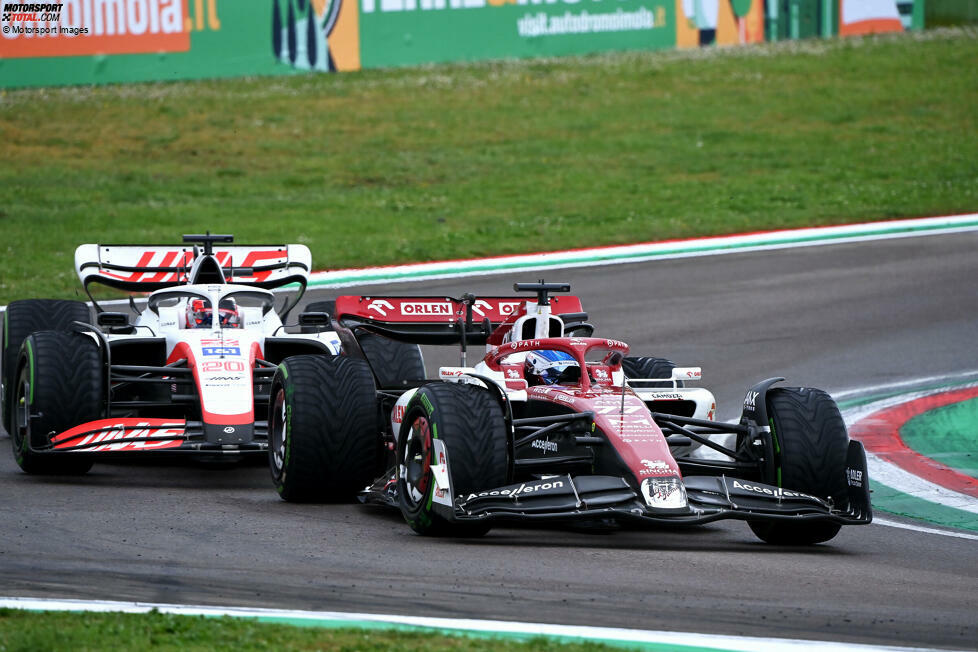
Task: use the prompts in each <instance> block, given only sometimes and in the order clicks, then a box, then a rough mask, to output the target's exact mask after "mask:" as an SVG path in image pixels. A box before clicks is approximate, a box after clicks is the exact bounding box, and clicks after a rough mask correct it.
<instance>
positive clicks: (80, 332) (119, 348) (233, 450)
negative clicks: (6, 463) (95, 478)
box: [3, 234, 340, 474]
mask: <svg viewBox="0 0 978 652" xmlns="http://www.w3.org/2000/svg"><path fill="white" fill-rule="evenodd" d="M183 241H184V243H187V244H184V245H182V246H171V245H160V246H132V245H122V246H115V245H97V244H86V245H81V246H80V247H78V249H77V250H76V251H75V266H76V269H77V272H78V275H79V277H80V278H81V280H82V282H83V284H84V286H85V290H86V292H87V293H88V294H89V297H90V298H91V297H92V294H91V292H89V287H90V285H91V284H92V283H100V284H104V285H108V286H110V287H113V288H117V289H121V290H125V291H131V292H151V294H149V296H148V298H147V301H146V306H145V308H144V309H143V310H141V311H140V310H138V309H137V308H136V303H135V301H134V300H133V299H132V298H130V300H129V305H130V307H131V310H132V313H127V312H107V311H105V310H104V308H103V307H102V306H100V305H99V303H98V302H97V301H96V300H95V299H94V298H92V303H93V306H94V308H95V312H96V319H95V322H94V324H93V323H92V320H91V317H90V312H89V307H88V305H86V304H85V303H82V302H79V301H55V300H44V299H32V300H25V301H14V302H12V303H11V304H10V305H9V306H8V308H7V311H6V314H5V315H4V349H3V416H4V426H5V428H6V429H7V431H8V432H9V433H10V437H11V441H12V443H13V449H14V456H15V458H16V460H17V463H18V464H19V465H20V467H21V468H22V469H23V470H24V471H26V472H28V473H59V474H77V473H85V472H86V471H88V470H89V469H90V468H91V466H92V463H93V461H95V460H96V459H97V458H98V457H99V456H100V455H111V454H118V455H122V454H130V453H131V454H136V455H138V454H140V453H142V454H146V453H197V454H204V455H206V456H210V455H240V454H244V453H248V452H256V453H261V454H264V453H265V451H266V450H267V447H268V436H267V435H268V428H267V420H266V417H267V411H268V390H269V387H270V385H271V380H272V376H273V375H274V373H275V370H276V368H277V365H278V363H279V362H281V361H282V360H283V359H285V358H286V357H287V356H290V355H297V354H307V355H312V356H333V355H335V354H336V353H338V352H339V350H340V342H339V339H338V338H337V336H336V333H334V332H330V331H327V330H326V329H325V328H323V325H324V324H327V323H328V317H327V315H326V314H325V313H322V312H310V313H304V314H302V315H300V316H299V322H300V324H301V328H300V329H298V330H301V331H303V332H295V333H293V332H285V329H284V327H283V320H284V319H285V318H286V316H287V315H288V314H289V311H290V310H291V309H292V308H293V307H295V305H296V303H297V302H298V300H299V297H301V295H302V291H304V290H305V287H306V281H307V275H308V272H309V266H310V254H309V250H308V248H306V247H305V246H304V245H270V246H265V245H262V246H240V245H232V244H226V243H231V242H233V238H232V236H228V235H210V234H207V235H190V236H184V238H183ZM289 284H297V285H298V288H299V292H298V293H297V294H294V295H292V297H291V298H286V299H285V300H284V303H283V305H282V306H281V307H280V309H279V310H278V311H276V310H275V307H274V301H273V299H274V297H273V294H272V292H271V291H270V290H271V288H276V287H281V286H285V285H289ZM292 330H297V329H292Z"/></svg>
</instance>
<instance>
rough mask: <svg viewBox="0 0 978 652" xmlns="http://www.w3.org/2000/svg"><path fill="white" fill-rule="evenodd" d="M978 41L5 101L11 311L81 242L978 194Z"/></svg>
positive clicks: (61, 273)
mask: <svg viewBox="0 0 978 652" xmlns="http://www.w3.org/2000/svg"><path fill="white" fill-rule="evenodd" d="M975 61H978V32H976V31H975V30H973V29H959V30H953V31H939V32H924V33H923V34H917V35H907V36H899V37H885V38H883V37H880V38H869V39H850V40H843V41H829V42H822V41H807V42H794V43H782V44H776V45H766V46H760V47H750V48H741V49H720V50H717V49H708V50H697V51H692V52H684V53H663V52H658V53H624V54H615V55H602V56H593V57H581V58H567V59H559V60H535V61H514V62H496V63H481V64H467V65H452V66H433V67H425V68H420V69H410V70H409V69H401V70H390V71H365V72H360V73H354V74H341V75H309V76H298V77H288V78H265V79H244V80H227V81H201V82H182V83H158V84H141V85H130V86H112V87H95V88H92V87H85V88H69V89H47V90H24V91H14V92H6V93H3V94H0V187H2V188H3V198H4V199H3V202H2V203H0V235H2V242H0V303H7V302H9V301H10V300H13V299H18V298H25V297H30V296H74V295H76V294H77V293H78V292H79V283H78V281H77V278H76V277H75V274H74V272H73V268H72V261H73V258H72V253H73V251H74V248H75V247H76V246H77V245H78V244H80V243H83V242H97V241H103V242H144V243H149V242H175V241H177V240H178V239H179V236H180V234H182V233H190V232H201V231H203V230H205V229H210V230H211V231H214V232H232V233H234V234H235V235H236V236H237V239H238V241H240V242H301V243H306V244H308V245H309V246H310V248H311V249H312V251H313V262H314V265H315V266H316V267H317V268H319V269H324V268H336V267H348V266H364V265H371V264H391V263H399V262H407V261H421V260H435V259H445V258H455V257H470V256H485V255H497V254H506V253H518V252H527V251H539V250H550V249H561V248H567V247H585V246H594V245H602V244H616V243H629V242H636V241H648V240H658V239H666V238H681V237H692V236H701V235H706V234H717V233H736V232H743V231H751V230H757V229H771V228H782V227H802V226H812V225H820V224H837V223H844V222H854V221H866V220H881V219H890V218H900V217H916V216H927V215H940V214H952V213H961V212H972V211H975V210H976V209H978V137H976V134H978V124H976V123H978V112H976V111H975V107H976V106H978V76H976V75H975V72H974V64H975Z"/></svg>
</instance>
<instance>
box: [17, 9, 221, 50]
mask: <svg viewBox="0 0 978 652" xmlns="http://www.w3.org/2000/svg"><path fill="white" fill-rule="evenodd" d="M211 1H213V0H211ZM185 3H186V0H63V1H62V2H61V3H60V4H61V10H60V12H57V13H48V14H35V16H34V17H36V18H38V20H11V21H5V22H3V29H2V34H0V57H2V58H17V57H63V56H81V55H93V54H142V53H156V52H187V51H188V50H190V31H189V30H187V29H186V27H187V26H186V25H185V19H186V17H187V16H188V12H187V8H186V6H185Z"/></svg>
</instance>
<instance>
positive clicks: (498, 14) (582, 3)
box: [360, 0, 676, 68]
mask: <svg viewBox="0 0 978 652" xmlns="http://www.w3.org/2000/svg"><path fill="white" fill-rule="evenodd" d="M675 9H676V3H675V1H674V0H361V3H360V38H361V43H362V54H361V56H362V62H363V66H364V67H365V68H372V67H379V66H396V65H410V64H418V63H424V62H436V61H459V60H462V61H472V60H479V59H499V58H511V57H538V56H555V55H564V54H582V53H588V52H600V51H607V50H650V49H660V48H670V47H674V46H675V44H676V29H675V25H676V22H675V19H676V14H675Z"/></svg>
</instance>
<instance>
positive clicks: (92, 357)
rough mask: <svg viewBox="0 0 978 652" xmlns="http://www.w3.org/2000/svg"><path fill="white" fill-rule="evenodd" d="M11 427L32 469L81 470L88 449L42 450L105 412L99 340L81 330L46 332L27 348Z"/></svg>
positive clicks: (19, 454)
mask: <svg viewBox="0 0 978 652" xmlns="http://www.w3.org/2000/svg"><path fill="white" fill-rule="evenodd" d="M13 393H14V404H15V405H14V410H13V415H12V417H13V418H12V421H13V422H14V427H13V428H12V429H11V431H10V441H11V444H12V446H13V451H14V459H15V460H16V461H17V464H18V465H19V466H20V468H21V469H23V470H24V471H26V472H27V473H39V474H52V475H80V474H83V473H86V472H87V471H88V470H89V469H90V468H92V458H91V457H90V456H88V455H85V454H83V453H49V452H40V451H42V450H44V449H47V448H50V446H51V439H50V435H51V433H60V432H64V431H65V430H68V429H70V428H73V427H75V426H77V425H80V424H82V423H85V422H87V421H95V420H96V419H100V418H101V417H102V413H103V399H104V393H105V376H104V369H103V366H102V356H101V354H100V352H99V350H98V345H97V344H96V343H95V342H94V341H92V339H91V338H90V337H87V336H85V335H82V334H81V333H62V332H56V331H41V332H39V333H34V334H32V335H29V336H28V337H27V339H25V340H24V344H23V346H22V347H21V355H20V364H19V365H18V373H17V380H16V382H15V387H14V392H13Z"/></svg>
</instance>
